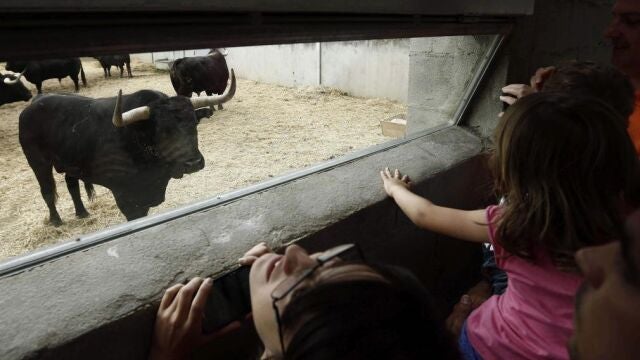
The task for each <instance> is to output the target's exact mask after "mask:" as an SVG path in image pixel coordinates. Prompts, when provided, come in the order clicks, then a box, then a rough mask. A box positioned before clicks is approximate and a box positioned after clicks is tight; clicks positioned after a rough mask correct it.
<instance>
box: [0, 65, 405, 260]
mask: <svg viewBox="0 0 640 360" xmlns="http://www.w3.org/2000/svg"><path fill="white" fill-rule="evenodd" d="M82 62H83V67H84V70H85V73H86V76H87V81H88V86H87V87H82V86H81V88H80V95H83V96H88V97H109V96H115V95H116V94H117V91H118V89H122V90H123V93H125V94H126V93H130V92H133V91H136V90H139V89H154V90H159V91H162V92H164V93H166V94H168V95H174V94H175V92H174V90H173V88H172V87H171V82H170V80H169V74H168V73H167V72H163V71H158V70H155V69H154V68H153V67H151V66H150V65H149V64H144V63H139V62H136V61H134V62H133V63H132V72H133V78H131V79H129V78H126V77H125V78H122V79H121V78H119V71H117V70H116V71H114V69H113V68H112V74H114V75H115V76H113V77H112V78H109V79H104V78H103V73H102V68H100V65H99V64H98V62H97V61H96V60H94V59H91V58H83V59H82ZM0 69H4V64H0ZM23 82H24V83H25V85H26V86H27V87H28V88H29V89H30V90H31V91H32V93H33V94H35V86H33V85H32V84H31V83H27V82H26V81H25V80H24V79H23ZM237 88H238V90H237V92H236V95H235V97H234V98H233V99H232V100H231V101H229V102H228V103H227V104H225V105H224V106H225V109H224V110H222V111H216V112H215V113H214V115H213V116H212V117H211V118H210V119H204V120H203V121H202V122H201V123H200V125H199V127H198V139H199V148H200V151H201V152H202V154H203V155H204V158H205V161H206V166H205V168H204V169H203V170H201V171H199V172H197V173H195V174H191V175H186V176H185V177H184V178H182V179H179V180H175V179H172V180H171V181H170V182H169V186H168V188H167V194H166V201H165V202H164V203H163V204H161V205H160V206H158V207H155V208H152V209H151V211H150V214H156V213H159V212H162V211H166V210H167V209H171V208H174V207H177V206H181V205H185V204H189V203H192V202H194V201H196V200H202V199H205V198H208V197H211V196H214V195H216V194H220V193H223V192H227V191H229V190H233V189H238V188H242V187H244V186H247V185H249V184H253V183H257V182H260V181H262V180H266V179H268V178H270V177H272V176H275V175H280V174H283V173H286V172H289V171H292V170H296V169H301V168H304V167H306V166H309V165H312V164H315V163H318V162H321V161H323V160H327V159H332V158H335V157H339V156H342V155H344V154H346V153H349V152H351V151H353V150H356V149H361V148H365V147H368V146H371V145H374V144H379V143H382V142H385V141H387V140H389V138H385V137H383V136H382V134H381V130H380V125H379V121H380V120H383V119H387V118H389V117H391V116H393V115H396V114H401V113H406V106H405V105H404V104H401V103H398V102H393V101H389V100H384V99H365V98H356V97H352V96H349V95H348V94H345V93H343V92H340V91H336V90H332V89H328V88H318V87H305V88H289V87H283V86H277V85H271V84H264V83H257V82H255V81H250V80H245V79H238V85H237ZM43 91H44V92H45V93H53V92H71V91H73V83H72V81H71V80H70V79H69V78H66V79H63V80H62V83H60V84H59V83H58V81H56V80H47V81H45V82H44V85H43ZM27 105H28V103H25V102H19V103H12V104H6V105H2V106H0V176H1V179H2V181H0V207H1V211H0V239H1V240H0V259H3V258H7V257H11V256H16V255H19V254H22V253H25V252H27V251H29V250H33V249H36V248H39V247H42V246H45V245H49V244H54V243H56V242H60V241H64V240H68V239H69V238H71V237H73V236H74V235H78V234H82V233H89V232H94V231H97V230H100V229H104V228H106V227H108V226H110V225H114V224H117V223H122V222H124V221H126V219H125V218H124V216H123V215H122V214H121V213H120V211H119V210H118V208H117V207H116V205H115V201H114V200H113V197H112V195H111V193H110V192H109V190H108V189H106V188H103V187H100V186H97V187H96V190H97V197H96V200H95V201H93V202H89V201H88V200H86V197H85V194H84V191H82V192H83V200H84V201H85V206H87V209H88V211H89V212H90V214H91V216H90V217H89V218H86V219H77V218H75V216H74V210H73V204H72V202H71V197H70V195H69V193H68V192H67V189H66V185H65V184H64V176H63V175H61V174H55V178H56V181H57V189H58V194H59V199H58V204H57V208H58V212H59V213H60V216H61V217H62V220H63V221H64V224H63V225H62V226H60V227H53V226H50V225H48V224H47V222H46V220H47V217H48V211H47V208H46V205H45V203H44V200H43V199H42V197H41V196H40V190H39V187H38V184H37V182H36V179H35V176H34V175H33V172H32V171H31V169H30V168H29V165H28V164H27V161H26V159H25V157H24V155H23V153H22V149H21V148H20V144H19V142H18V116H19V114H20V112H21V111H22V110H23V109H24V108H25V106H27Z"/></svg>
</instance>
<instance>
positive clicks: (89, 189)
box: [84, 181, 96, 201]
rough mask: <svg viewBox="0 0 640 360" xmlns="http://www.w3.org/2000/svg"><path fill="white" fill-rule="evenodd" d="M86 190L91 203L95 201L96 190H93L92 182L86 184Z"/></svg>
mask: <svg viewBox="0 0 640 360" xmlns="http://www.w3.org/2000/svg"><path fill="white" fill-rule="evenodd" d="M84 190H85V191H86V192H87V197H88V198H89V201H93V200H94V199H95V198H96V190H95V189H94V188H93V184H92V183H90V182H86V181H85V182H84Z"/></svg>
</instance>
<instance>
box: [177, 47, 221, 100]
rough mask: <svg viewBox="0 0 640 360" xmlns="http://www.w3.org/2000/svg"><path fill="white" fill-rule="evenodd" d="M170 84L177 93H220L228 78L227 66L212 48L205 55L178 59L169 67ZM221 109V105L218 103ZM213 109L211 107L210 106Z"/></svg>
mask: <svg viewBox="0 0 640 360" xmlns="http://www.w3.org/2000/svg"><path fill="white" fill-rule="evenodd" d="M169 76H170V77H171V84H172V85H173V89H174V90H175V91H176V93H177V94H178V95H182V96H187V97H191V94H192V93H196V94H198V95H200V93H201V92H203V91H204V92H205V93H206V94H207V95H211V94H222V92H224V89H225V87H226V86H227V81H228V80H229V68H228V67H227V61H226V60H225V59H224V55H223V54H222V53H221V52H220V51H218V50H217V49H216V50H212V51H211V52H210V53H209V55H207V56H193V57H185V58H181V59H178V60H176V61H174V62H173V64H171V68H170V69H169ZM218 109H220V110H221V109H222V105H218ZM212 110H213V108H212Z"/></svg>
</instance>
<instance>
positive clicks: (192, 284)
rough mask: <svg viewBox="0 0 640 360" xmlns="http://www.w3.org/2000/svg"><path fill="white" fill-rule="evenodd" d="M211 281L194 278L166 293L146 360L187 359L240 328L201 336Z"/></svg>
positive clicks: (238, 325)
mask: <svg viewBox="0 0 640 360" xmlns="http://www.w3.org/2000/svg"><path fill="white" fill-rule="evenodd" d="M212 286H213V280H211V279H210V278H207V279H206V280H204V279H202V278H199V277H195V278H193V279H191V280H190V281H189V282H188V283H187V284H186V285H183V284H176V285H173V286H172V287H170V288H169V289H167V291H165V293H164V296H163V297H162V301H161V302H160V307H159V308H158V314H157V315H156V322H155V326H154V329H153V339H152V342H151V350H150V353H149V360H178V359H186V358H188V357H189V355H190V354H191V352H193V350H195V349H196V348H197V347H199V346H201V345H203V344H205V343H207V342H209V341H211V340H213V339H215V338H216V337H219V336H222V335H224V334H226V333H228V332H231V331H233V330H236V329H237V328H239V327H240V322H237V321H236V322H233V323H231V324H229V325H227V326H225V327H224V328H222V329H221V330H219V331H216V332H215V333H212V334H204V333H202V318H203V316H204V306H205V303H206V301H207V298H208V297H209V293H211V289H212Z"/></svg>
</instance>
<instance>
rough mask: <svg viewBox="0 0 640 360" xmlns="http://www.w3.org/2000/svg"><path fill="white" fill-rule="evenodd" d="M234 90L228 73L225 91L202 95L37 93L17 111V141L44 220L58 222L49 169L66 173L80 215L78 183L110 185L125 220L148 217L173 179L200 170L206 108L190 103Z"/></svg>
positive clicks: (215, 99) (211, 101)
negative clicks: (199, 128)
mask: <svg viewBox="0 0 640 360" xmlns="http://www.w3.org/2000/svg"><path fill="white" fill-rule="evenodd" d="M232 74H233V73H232ZM234 93H235V76H232V81H231V85H230V87H229V90H228V91H227V92H226V93H225V94H223V95H222V96H212V97H206V98H205V97H203V98H194V99H187V98H185V97H182V96H175V97H168V96H167V95H165V94H163V93H161V92H158V91H153V90H140V91H137V92H135V93H133V94H130V95H126V96H122V97H121V101H120V100H118V99H120V97H111V98H103V99H91V98H86V97H82V96H77V95H44V96H40V97H38V98H36V99H35V100H34V101H33V102H32V103H31V104H30V105H29V106H27V107H26V108H25V109H24V111H23V112H22V113H21V114H20V120H19V139H20V145H21V146H22V151H23V152H24V154H25V156H26V158H27V161H28V162H29V165H30V166H31V168H32V169H33V172H34V173H35V175H36V178H37V180H38V184H39V185H40V192H41V194H42V197H43V198H44V200H45V202H46V204H47V207H48V208H49V221H50V222H51V223H52V224H54V225H59V224H61V223H62V220H61V219H60V215H59V214H58V212H57V210H56V207H55V200H56V197H57V194H56V189H55V182H54V179H53V174H52V168H55V169H56V171H57V172H59V173H65V180H66V183H67V188H68V190H69V193H70V194H71V197H72V199H73V203H74V207H75V211H76V215H77V216H78V217H86V216H87V215H88V213H87V210H86V209H85V207H84V205H83V204H82V200H81V198H80V189H79V181H78V180H83V181H84V182H85V183H86V184H99V185H102V186H104V187H106V188H108V189H110V190H111V192H112V193H113V196H114V198H115V200H116V204H117V205H118V208H119V209H120V211H121V212H122V213H123V214H124V216H125V217H126V218H127V220H132V219H136V218H139V217H142V216H145V215H147V213H148V211H149V208H150V207H152V206H157V205H159V204H161V203H162V202H163V201H164V198H165V190H166V187H167V184H168V183H169V180H170V179H171V178H181V177H182V176H183V175H184V174H189V173H193V172H196V171H198V170H200V169H202V168H203V167H204V158H203V157H202V154H201V153H200V151H199V149H198V132H197V128H196V126H197V124H198V122H199V118H200V117H202V116H203V115H202V114H203V113H208V114H209V115H210V110H209V109H208V108H203V109H198V110H194V107H196V108H200V107H204V106H212V105H216V104H218V103H222V102H224V101H227V100H229V99H230V98H231V97H233V94H234ZM190 100H191V101H190ZM123 110H124V111H126V112H125V113H122V111H123Z"/></svg>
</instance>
